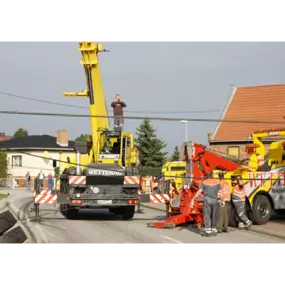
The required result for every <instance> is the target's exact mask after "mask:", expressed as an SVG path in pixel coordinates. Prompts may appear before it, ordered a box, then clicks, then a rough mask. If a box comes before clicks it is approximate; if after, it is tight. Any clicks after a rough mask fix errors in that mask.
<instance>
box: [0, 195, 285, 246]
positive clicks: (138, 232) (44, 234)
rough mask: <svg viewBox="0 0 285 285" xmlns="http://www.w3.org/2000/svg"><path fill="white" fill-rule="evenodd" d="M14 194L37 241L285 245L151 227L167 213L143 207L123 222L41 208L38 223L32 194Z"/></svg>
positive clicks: (250, 236) (101, 214)
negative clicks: (70, 215) (72, 217)
mask: <svg viewBox="0 0 285 285" xmlns="http://www.w3.org/2000/svg"><path fill="white" fill-rule="evenodd" d="M6 192H10V193H11V195H10V196H9V200H10V206H12V208H13V209H14V211H17V209H18V211H20V215H19V216H20V217H21V219H22V220H23V224H25V225H26V226H28V227H29V228H30V229H32V234H33V235H34V240H37V241H39V242H45V243H207V242H210V243H283V242H285V239H281V238H278V237H272V236H270V235H265V234H261V233H255V232H251V231H246V230H242V231H240V230H235V231H232V232H230V233H227V234H226V233H223V234H219V235H217V236H216V237H210V238H207V237H201V235H200V234H199V233H197V229H196V228H195V227H193V226H191V225H189V226H184V227H178V228H174V229H155V228H148V227H147V226H146V224H147V222H150V221H154V220H159V219H162V218H163V217H164V213H163V212H159V211H157V210H154V209H148V208H143V210H144V213H143V214H135V216H134V219H133V220H130V221H122V220H120V217H119V216H115V215H113V214H111V213H109V211H108V210H106V209H99V210H82V211H81V212H80V213H79V216H78V218H77V219H76V220H67V219H66V218H65V217H64V216H63V215H62V214H61V213H60V211H59V208H58V206H56V207H54V206H49V205H41V206H40V217H41V220H40V221H35V220H34V216H35V213H34V212H29V209H30V208H31V207H33V197H32V193H27V192H25V191H23V190H12V191H1V193H6Z"/></svg>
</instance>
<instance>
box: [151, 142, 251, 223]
mask: <svg viewBox="0 0 285 285" xmlns="http://www.w3.org/2000/svg"><path fill="white" fill-rule="evenodd" d="M181 153H182V154H183V155H182V157H181V158H180V159H181V160H183V161H185V162H186V175H185V181H184V189H183V190H182V191H180V192H178V195H177V197H175V198H174V199H173V201H172V202H171V207H169V209H170V211H169V212H168V217H167V219H165V220H164V221H156V222H149V223H147V226H148V227H155V228H174V227H176V226H177V225H182V224H185V223H188V222H195V223H197V224H198V225H199V226H201V225H202V224H203V207H204V203H203V195H200V196H199V197H198V199H197V200H196V201H195V204H194V207H193V208H191V207H190V202H191V200H192V198H193V196H194V195H195V193H196V191H198V189H199V185H200V182H201V180H202V179H203V177H204V176H205V174H206V173H207V172H209V171H213V170H218V171H230V172H231V174H232V175H234V174H238V173H239V172H240V171H244V169H243V167H242V166H241V165H239V164H237V163H235V162H233V161H231V160H228V159H226V158H223V157H221V156H218V155H216V154H214V153H212V152H210V151H208V150H206V147H205V146H204V145H201V144H197V143H195V142H187V143H184V144H183V145H182V151H181ZM245 171H247V170H246V169H245Z"/></svg>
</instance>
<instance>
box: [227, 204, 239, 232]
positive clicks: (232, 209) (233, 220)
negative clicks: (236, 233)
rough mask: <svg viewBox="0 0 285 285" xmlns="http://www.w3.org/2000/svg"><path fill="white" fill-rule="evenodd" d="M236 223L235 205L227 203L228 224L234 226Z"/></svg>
mask: <svg viewBox="0 0 285 285" xmlns="http://www.w3.org/2000/svg"><path fill="white" fill-rule="evenodd" d="M237 225H238V223H237V219H236V211H235V207H234V205H233V204H232V203H230V204H229V226H230V227H233V228H236V227H237Z"/></svg>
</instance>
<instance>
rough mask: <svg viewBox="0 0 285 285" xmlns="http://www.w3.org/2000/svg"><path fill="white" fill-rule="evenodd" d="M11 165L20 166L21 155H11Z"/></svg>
mask: <svg viewBox="0 0 285 285" xmlns="http://www.w3.org/2000/svg"><path fill="white" fill-rule="evenodd" d="M12 166H22V156H21V155H13V156H12Z"/></svg>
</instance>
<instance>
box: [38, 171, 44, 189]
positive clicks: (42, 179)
mask: <svg viewBox="0 0 285 285" xmlns="http://www.w3.org/2000/svg"><path fill="white" fill-rule="evenodd" d="M43 185H44V174H43V171H42V170H41V172H40V173H39V175H38V191H39V190H40V189H41V188H42V187H43Z"/></svg>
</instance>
